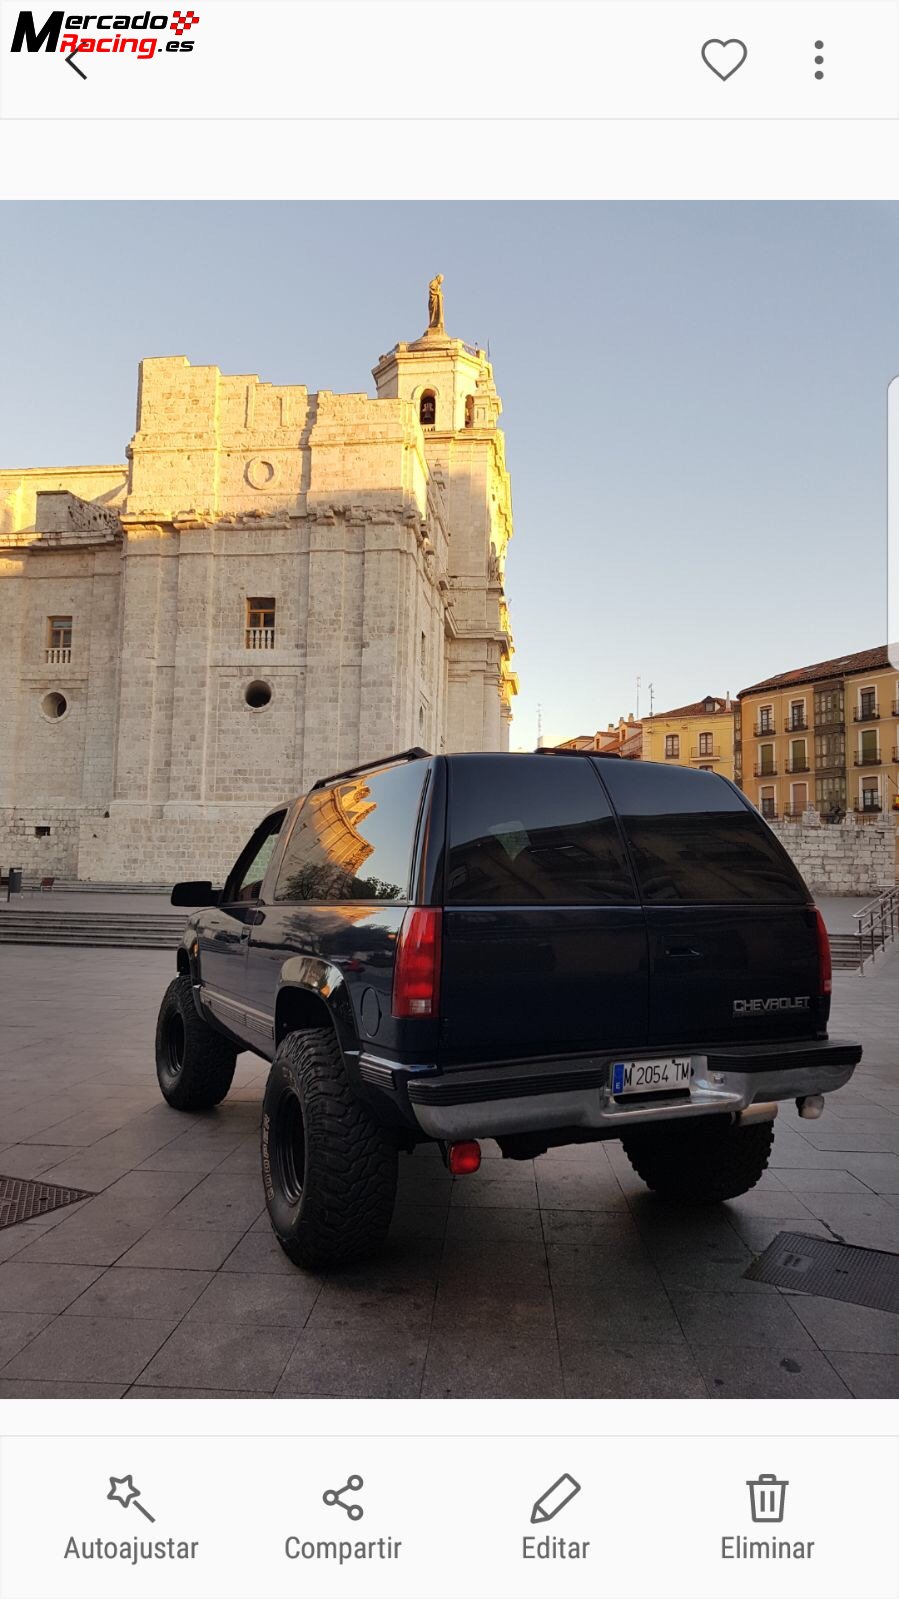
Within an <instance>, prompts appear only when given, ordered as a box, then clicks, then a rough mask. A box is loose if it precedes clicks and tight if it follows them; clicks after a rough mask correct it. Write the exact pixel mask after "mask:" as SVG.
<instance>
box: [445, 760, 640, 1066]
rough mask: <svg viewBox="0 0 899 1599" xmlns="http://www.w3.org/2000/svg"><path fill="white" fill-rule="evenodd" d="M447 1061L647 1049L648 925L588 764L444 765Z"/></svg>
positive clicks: (501, 762) (468, 762)
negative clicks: (445, 799) (445, 793)
mask: <svg viewBox="0 0 899 1599" xmlns="http://www.w3.org/2000/svg"><path fill="white" fill-rule="evenodd" d="M447 767H448V794H447V807H448V808H447V845H446V866H445V884H444V916H443V953H442V960H443V969H442V979H441V1005H440V1008H441V1016H442V1018H443V1020H442V1026H441V1049H440V1059H441V1063H442V1064H444V1065H461V1064H466V1063H468V1062H473V1061H477V1060H483V1061H489V1060H498V1059H516V1058H517V1059H520V1058H523V1057H534V1056H540V1055H558V1054H568V1053H575V1052H580V1051H589V1050H595V1049H610V1048H616V1049H617V1048H618V1047H619V1046H629V1047H631V1048H637V1047H639V1046H640V1045H641V1044H643V1043H644V1042H645V1040H646V1011H647V997H648V979H647V947H646V928H645V924H644V918H643V912H642V910H641V907H640V905H639V903H638V901H637V894H636V889H635V885H634V879H633V874H632V872H631V869H630V866H629V864H628V861H627V856H626V851H625V849H624V847H623V844H622V840H621V836H620V831H619V828H618V824H617V822H616V820H615V817H614V814H613V812H612V808H611V806H610V804H609V801H608V798H607V796H606V794H605V791H604V789H603V788H602V785H601V784H600V782H599V780H598V778H597V775H596V771H595V768H594V765H593V762H592V761H590V760H588V759H586V758H581V757H575V756H535V755H458V756H451V757H449V758H448V761H447Z"/></svg>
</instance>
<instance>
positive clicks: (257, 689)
mask: <svg viewBox="0 0 899 1599" xmlns="http://www.w3.org/2000/svg"><path fill="white" fill-rule="evenodd" d="M243 697H244V699H245V700H246V702H247V704H248V705H249V707H250V710H251V711H262V710H264V709H265V707H266V705H268V704H269V702H270V700H271V697H272V685H271V683H264V682H263V681H262V679H261V678H256V679H255V680H254V681H253V682H252V683H248V684H247V686H246V688H245V689H244V691H243Z"/></svg>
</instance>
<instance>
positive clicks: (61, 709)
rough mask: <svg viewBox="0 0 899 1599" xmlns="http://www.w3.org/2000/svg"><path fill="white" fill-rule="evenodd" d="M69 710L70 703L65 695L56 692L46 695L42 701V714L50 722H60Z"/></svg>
mask: <svg viewBox="0 0 899 1599" xmlns="http://www.w3.org/2000/svg"><path fill="white" fill-rule="evenodd" d="M68 708H69V702H68V700H67V699H66V697H65V695H64V694H58V693H56V691H55V690H54V691H53V693H52V694H45V695H44V697H43V699H42V700H41V714H42V716H46V718H47V721H48V722H58V721H59V719H60V717H61V716H65V714H66V711H67V710H68Z"/></svg>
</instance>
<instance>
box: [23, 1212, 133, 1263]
mask: <svg viewBox="0 0 899 1599" xmlns="http://www.w3.org/2000/svg"><path fill="white" fill-rule="evenodd" d="M148 1227H149V1223H148V1222H139V1223H133V1222H132V1223H126V1222H122V1223H118V1222H106V1223H104V1224H103V1225H100V1224H99V1223H94V1222H83V1221H82V1220H81V1217H80V1216H73V1217H72V1218H71V1220H70V1221H68V1222H63V1223H62V1224H61V1225H60V1226H59V1227H54V1228H53V1229H52V1231H50V1232H48V1233H45V1234H44V1235H43V1236H42V1237H40V1238H37V1239H35V1241H34V1242H33V1243H30V1244H28V1245H27V1246H26V1247H25V1249H23V1250H21V1251H20V1252H19V1254H18V1255H17V1256H16V1259H20V1260H34V1261H48V1262H50V1263H51V1264H58V1265H63V1266H64V1265H67V1264H70V1263H71V1264H72V1265H78V1266H111V1265H113V1263H114V1262H115V1261H117V1260H118V1259H119V1256H120V1255H124V1253H125V1251H126V1250H127V1249H130V1248H131V1247H132V1245H133V1244H136V1243H137V1240H138V1239H139V1238H142V1237H143V1235H144V1233H145V1232H146V1231H147V1229H148Z"/></svg>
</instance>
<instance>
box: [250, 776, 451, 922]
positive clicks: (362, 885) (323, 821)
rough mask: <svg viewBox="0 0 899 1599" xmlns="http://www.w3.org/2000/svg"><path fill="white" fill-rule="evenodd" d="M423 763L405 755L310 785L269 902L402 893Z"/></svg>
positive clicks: (405, 896) (397, 896)
mask: <svg viewBox="0 0 899 1599" xmlns="http://www.w3.org/2000/svg"><path fill="white" fill-rule="evenodd" d="M427 772H428V766H427V764H426V762H424V761H410V762H408V763H406V764H404V765H402V766H390V767H387V768H386V770H383V771H380V772H372V773H366V774H365V775H364V776H361V777H354V778H352V779H350V780H348V781H347V782H346V783H334V784H332V785H330V786H329V787H328V788H320V789H314V790H313V791H312V793H311V794H310V795H309V797H308V798H307V800H306V803H305V805H304V806H303V808H302V810H301V811H300V814H299V816H298V817H297V820H296V823H295V825H294V829H293V832H292V833H291V835H290V839H289V841H288V844H287V848H286V850H285V851H284V859H283V861H282V862H281V869H280V871H279V873H278V881H277V883H276V884H275V899H276V900H307V901H308V900H312V901H316V902H317V903H319V904H330V903H331V902H333V901H334V900H343V899H364V900H382V899H386V900H393V901H402V900H406V899H408V897H409V876H410V873H411V870H412V852H413V848H414V845H415V835H416V831H417V828H418V813H419V810H420V807H421V794H422V788H423V786H424V781H425V777H426V775H427Z"/></svg>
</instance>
